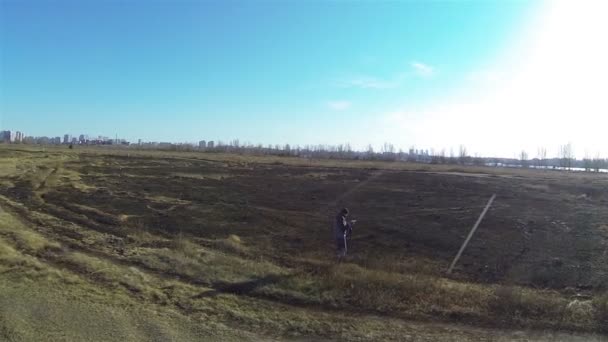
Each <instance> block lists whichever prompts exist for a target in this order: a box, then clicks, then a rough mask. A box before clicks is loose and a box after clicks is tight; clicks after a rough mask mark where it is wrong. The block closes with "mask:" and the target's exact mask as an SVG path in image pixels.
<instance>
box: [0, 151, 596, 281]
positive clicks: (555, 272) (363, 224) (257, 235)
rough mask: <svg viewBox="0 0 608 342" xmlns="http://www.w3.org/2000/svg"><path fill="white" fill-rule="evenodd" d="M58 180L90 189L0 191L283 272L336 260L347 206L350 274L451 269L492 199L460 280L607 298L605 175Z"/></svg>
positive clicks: (218, 174) (117, 170)
mask: <svg viewBox="0 0 608 342" xmlns="http://www.w3.org/2000/svg"><path fill="white" fill-rule="evenodd" d="M63 167H64V168H65V169H66V170H69V171H74V172H77V173H79V174H80V177H81V182H82V183H83V184H85V185H86V186H88V187H90V188H89V189H88V190H86V191H85V190H83V189H81V188H77V187H75V186H74V185H73V184H71V183H69V182H58V183H57V184H55V185H53V184H50V182H45V183H43V184H44V186H45V189H44V190H45V191H44V193H43V194H42V195H41V196H36V191H37V190H39V189H38V188H37V187H36V185H34V184H32V183H30V182H28V181H27V180H25V178H23V177H21V178H18V179H15V181H14V186H13V187H2V194H3V195H5V196H8V197H10V198H12V199H14V200H16V201H18V202H21V203H24V204H25V205H27V206H29V207H32V208H36V209H37V210H41V211H44V212H47V213H49V214H52V215H54V216H56V217H60V218H62V219H64V220H67V221H73V222H76V223H79V224H81V225H83V226H86V227H88V228H90V229H95V230H98V231H104V232H108V233H111V234H113V235H116V236H119V237H124V236H126V234H127V233H128V232H129V231H130V230H132V229H145V230H150V231H152V232H155V233H158V234H163V235H167V236H171V235H175V234H180V233H181V234H187V235H189V236H192V237H195V238H206V239H217V238H225V237H227V236H228V235H230V234H235V235H238V236H239V237H241V238H242V239H243V240H244V241H246V243H247V244H248V245H249V246H252V247H253V248H254V250H256V251H259V253H260V254H261V256H264V257H269V258H276V259H279V256H280V259H281V260H289V259H293V260H295V258H296V257H303V258H311V257H314V258H330V257H332V256H333V250H332V240H331V224H332V220H333V216H334V214H335V212H337V210H339V208H341V207H342V206H348V207H349V208H350V210H351V213H352V216H353V218H356V219H358V223H357V225H356V226H355V232H354V236H353V240H352V241H351V258H352V261H353V262H360V263H366V264H368V265H369V264H370V261H375V265H376V267H390V266H391V264H392V263H396V262H398V261H399V260H402V259H404V258H408V257H412V256H415V257H424V258H422V259H421V260H428V261H429V262H430V263H433V265H440V266H441V267H445V268H447V266H448V265H449V263H450V261H451V259H452V258H453V257H454V255H455V254H456V252H457V251H458V249H459V247H460V245H461V243H462V242H463V240H464V238H465V236H466V235H467V233H468V231H469V229H470V228H471V226H472V225H473V224H474V222H475V221H476V219H477V217H478V216H479V214H480V213H481V211H482V209H483V206H484V205H485V203H486V202H487V200H488V199H489V198H490V196H491V195H492V194H497V198H496V201H495V202H494V205H493V206H492V208H491V209H490V211H489V212H488V214H487V216H486V218H485V220H484V221H483V222H482V224H481V226H480V228H479V230H478V231H477V234H476V235H475V236H474V238H473V239H472V241H471V243H470V245H469V247H468V249H467V250H466V251H465V253H464V255H463V257H462V259H461V261H460V263H459V265H458V267H457V271H456V277H464V278H468V279H472V280H475V281H480V282H498V283H510V284H512V283H516V284H525V285H532V286H538V287H550V288H556V289H564V288H567V287H574V288H579V289H594V290H599V289H604V288H605V287H606V285H605V284H606V280H608V263H606V262H605V243H606V236H607V234H608V214H607V213H608V202H607V200H608V196H607V194H608V178H606V176H603V175H585V176H583V175H575V174H568V173H558V172H551V171H547V172H541V171H538V172H535V171H529V172H526V171H524V170H522V171H521V172H512V173H511V174H510V175H509V174H506V175H501V174H495V173H496V171H495V170H491V169H488V174H479V173H470V174H469V173H466V172H462V170H460V172H419V171H395V170H392V171H387V170H382V169H381V167H380V169H365V168H338V167H336V168H332V167H318V166H293V165H283V164H278V163H275V164H263V163H256V162H215V161H206V160H194V159H192V160H185V159H178V158H175V159H173V158H166V159H162V158H150V157H143V156H139V157H123V156H97V155H95V156H87V155H82V156H81V157H80V159H79V161H77V162H74V161H72V162H69V163H65V164H64V165H63ZM464 171H466V170H464ZM476 172H477V171H476ZM58 175H60V173H58ZM292 257H293V258H292Z"/></svg>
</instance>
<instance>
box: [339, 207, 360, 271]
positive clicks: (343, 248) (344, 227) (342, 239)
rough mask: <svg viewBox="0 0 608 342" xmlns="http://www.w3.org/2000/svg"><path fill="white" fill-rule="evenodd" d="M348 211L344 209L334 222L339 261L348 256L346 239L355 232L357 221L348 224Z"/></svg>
mask: <svg viewBox="0 0 608 342" xmlns="http://www.w3.org/2000/svg"><path fill="white" fill-rule="evenodd" d="M347 217H348V209H347V208H343V209H342V210H340V212H339V213H338V215H337V216H336V220H335V222H334V239H335V240H336V247H337V250H338V259H342V258H344V257H345V256H346V253H347V251H348V247H347V243H346V240H347V239H346V238H347V237H348V236H350V234H351V233H352V232H353V224H354V223H355V222H356V221H355V220H353V221H350V222H348V221H347V220H346V218H347Z"/></svg>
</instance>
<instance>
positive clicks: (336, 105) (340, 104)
mask: <svg viewBox="0 0 608 342" xmlns="http://www.w3.org/2000/svg"><path fill="white" fill-rule="evenodd" d="M351 105H352V103H351V102H350V101H345V100H335V101H329V102H327V107H329V108H330V109H332V110H336V111H342V110H347V109H348V108H350V106H351Z"/></svg>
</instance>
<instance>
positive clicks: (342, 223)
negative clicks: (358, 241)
mask: <svg viewBox="0 0 608 342" xmlns="http://www.w3.org/2000/svg"><path fill="white" fill-rule="evenodd" d="M352 231H353V226H352V225H351V224H350V222H348V221H347V220H346V217H345V216H344V215H343V214H342V213H339V214H338V215H337V216H336V221H335V222H334V238H335V239H336V240H341V239H344V236H345V235H349V234H350V233H351V232H352Z"/></svg>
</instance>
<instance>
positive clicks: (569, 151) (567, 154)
mask: <svg viewBox="0 0 608 342" xmlns="http://www.w3.org/2000/svg"><path fill="white" fill-rule="evenodd" d="M564 158H565V160H566V165H565V166H566V167H567V168H568V170H570V169H572V163H573V162H574V149H573V148H572V144H571V143H568V144H566V145H565V146H564Z"/></svg>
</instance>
